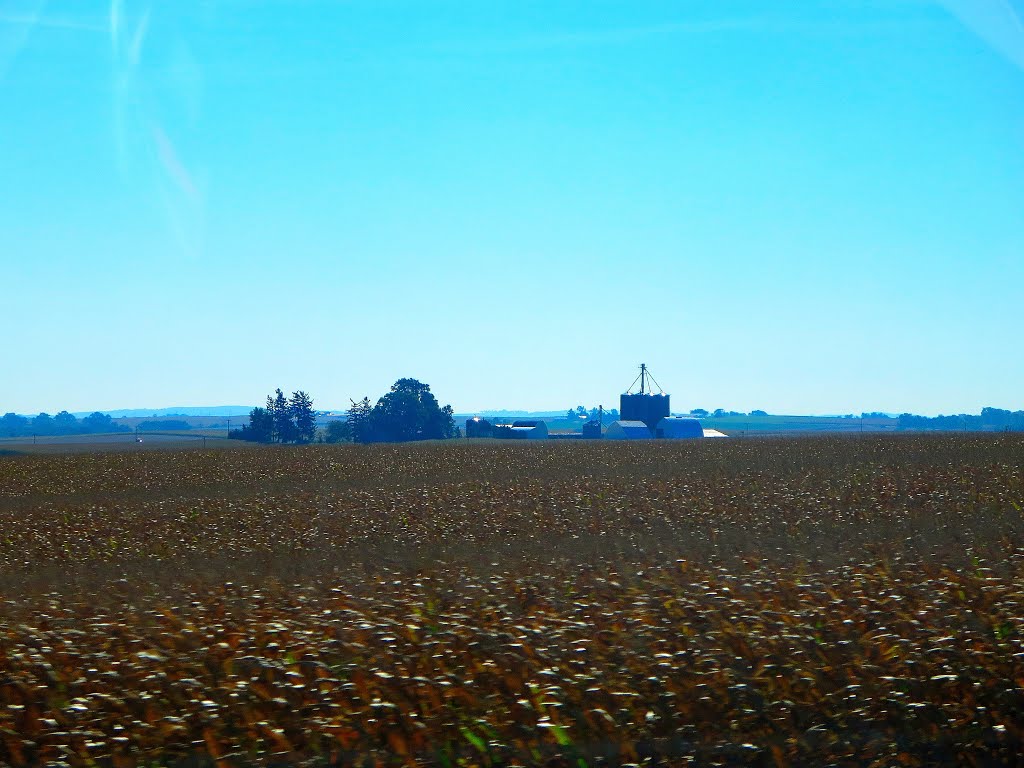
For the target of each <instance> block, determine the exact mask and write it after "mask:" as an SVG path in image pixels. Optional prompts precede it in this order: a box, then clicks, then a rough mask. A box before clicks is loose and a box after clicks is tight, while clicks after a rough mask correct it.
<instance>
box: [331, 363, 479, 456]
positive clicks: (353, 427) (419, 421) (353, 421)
mask: <svg viewBox="0 0 1024 768" xmlns="http://www.w3.org/2000/svg"><path fill="white" fill-rule="evenodd" d="M458 436H459V430H458V428H457V427H456V426H455V418H454V412H453V411H452V407H451V406H450V405H445V406H441V405H439V404H438V402H437V398H436V397H434V395H433V394H432V393H431V391H430V386H429V385H428V384H423V383H422V382H419V381H417V380H416V379H408V378H406V379H399V380H398V381H396V382H395V383H394V384H393V385H392V387H391V391H390V392H388V393H387V394H385V395H384V396H383V397H381V398H380V399H379V400H377V404H376V405H371V403H370V398H368V397H364V398H363V399H362V400H360V401H358V402H356V401H354V400H353V401H352V407H351V408H349V409H348V412H347V413H346V419H345V421H332V422H331V423H330V424H328V425H327V429H326V433H325V435H324V439H325V441H326V442H328V443H339V442H353V443H403V442H410V441H414V440H447V439H449V438H453V437H458Z"/></svg>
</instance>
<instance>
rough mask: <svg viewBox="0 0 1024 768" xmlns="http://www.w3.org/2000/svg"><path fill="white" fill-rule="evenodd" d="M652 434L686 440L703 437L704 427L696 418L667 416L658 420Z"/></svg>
mask: <svg viewBox="0 0 1024 768" xmlns="http://www.w3.org/2000/svg"><path fill="white" fill-rule="evenodd" d="M654 436H655V437H663V438H665V439H667V440H687V439H690V438H694V437H704V428H703V427H701V425H700V422H699V421H697V419H694V418H691V417H688V416H668V417H667V418H664V419H662V420H661V421H659V422H658V426H657V428H656V429H655V430H654Z"/></svg>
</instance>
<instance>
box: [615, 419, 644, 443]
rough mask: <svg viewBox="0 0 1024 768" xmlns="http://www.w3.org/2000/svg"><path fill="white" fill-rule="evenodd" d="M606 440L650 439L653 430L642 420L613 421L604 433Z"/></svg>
mask: <svg viewBox="0 0 1024 768" xmlns="http://www.w3.org/2000/svg"><path fill="white" fill-rule="evenodd" d="M604 439H605V440H650V439H651V430H649V429H648V428H647V425H646V424H644V423H643V422H642V421H629V420H625V421H613V422H612V423H611V424H609V425H608V429H607V430H605V433H604Z"/></svg>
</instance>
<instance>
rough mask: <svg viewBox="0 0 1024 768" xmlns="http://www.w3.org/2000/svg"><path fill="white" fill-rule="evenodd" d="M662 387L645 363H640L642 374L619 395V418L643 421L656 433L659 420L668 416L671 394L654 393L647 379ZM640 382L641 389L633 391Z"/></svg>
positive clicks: (659, 387)
mask: <svg viewBox="0 0 1024 768" xmlns="http://www.w3.org/2000/svg"><path fill="white" fill-rule="evenodd" d="M648 379H650V381H651V383H653V384H654V385H655V386H657V387H658V389H661V386H660V385H659V384H658V382H656V381H654V377H653V376H651V375H650V373H649V372H648V370H647V366H646V365H645V364H641V365H640V375H639V376H637V377H636V381H634V382H633V385H632V386H630V388H629V389H628V390H626V392H625V394H623V395H620V396H619V418H620V419H622V420H623V421H642V422H643V423H644V424H646V425H647V429H648V430H649V431H650V432H651V434H653V433H654V430H655V429H656V428H657V426H658V422H660V421H661V420H662V419H664V418H666V417H667V416H668V415H669V413H670V411H669V396H668V395H666V394H665V393H664V392H661V393H660V394H657V395H656V394H654V393H653V392H652V391H650V389H649V388H648V386H647V381H648ZM637 381H638V382H640V391H639V392H633V391H632V390H633V387H634V386H636V383H637Z"/></svg>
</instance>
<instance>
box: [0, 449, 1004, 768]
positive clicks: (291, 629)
mask: <svg viewBox="0 0 1024 768" xmlns="http://www.w3.org/2000/svg"><path fill="white" fill-rule="evenodd" d="M378 448H379V450H378ZM1021 448H1022V443H1021V441H1020V440H1019V439H1014V438H1013V437H1012V436H1009V437H1007V436H1000V437H986V438H976V439H966V438H960V439H955V440H954V439H948V438H947V439H929V438H916V439H904V440H899V439H896V440H893V439H877V438H876V439H872V440H864V441H855V440H845V441H843V440H828V439H824V440H807V441H748V442H745V443H739V442H737V443H733V444H731V445H727V446H724V447H722V446H721V445H720V444H714V445H711V444H707V443H704V444H699V445H694V444H690V445H683V446H680V445H664V444H659V445H654V444H651V445H645V446H609V445H594V446H576V445H573V446H570V447H565V446H543V447H540V448H532V447H531V448H526V447H522V446H510V447H506V446H482V447H467V446H451V447H448V446H443V447H440V446H433V447H420V446H417V447H374V448H371V449H368V450H360V449H356V450H351V449H341V450H333V449H314V450H309V451H301V450H292V451H256V452H251V453H252V455H251V457H247V458H250V459H251V460H250V461H247V462H239V463H234V462H233V461H232V460H231V459H230V458H221V457H220V456H218V457H216V458H214V457H213V456H198V457H197V456H195V455H194V454H189V455H185V454H181V455H178V458H177V460H175V459H174V456H175V455H174V454H161V455H151V456H147V457H146V458H145V460H140V461H138V463H131V462H128V463H125V464H120V463H118V462H117V461H113V460H111V459H109V458H107V457H102V456H98V457H90V458H89V460H87V461H83V462H81V463H75V462H66V463H59V464H57V465H56V466H54V465H47V464H46V463H45V462H43V463H34V462H28V463H27V464H20V461H21V460H20V459H19V460H12V462H11V465H7V464H4V465H0V467H2V468H0V495H6V496H7V501H6V502H5V504H4V506H3V508H2V510H0V514H2V515H3V516H4V517H3V519H2V526H0V531H2V535H3V536H4V537H5V542H6V543H9V547H5V549H4V555H3V557H4V559H3V561H2V564H0V567H2V569H3V573H4V576H5V579H6V583H7V585H8V588H7V590H6V591H7V594H6V595H5V597H6V601H5V602H4V603H3V614H2V621H0V675H2V676H3V677H2V678H0V679H2V681H3V682H2V683H0V700H2V705H3V709H2V710H0V711H2V714H0V739H2V741H0V760H3V761H6V762H10V763H14V764H19V763H29V762H43V761H52V760H62V761H64V762H67V763H69V764H75V765H78V764H81V765H86V764H89V761H93V762H94V763H97V762H98V763H101V764H112V765H129V764H142V763H146V762H152V761H154V760H156V761H173V760H176V759H186V758H189V759H191V758H193V757H195V756H197V755H199V756H205V759H215V760H220V761H223V762H225V763H233V764H236V763H237V764H241V763H246V764H248V763H261V762H263V763H265V762H273V761H290V762H304V761H317V760H320V761H334V762H341V763H345V762H351V761H355V760H356V759H357V757H358V758H359V759H362V758H363V757H366V756H370V757H371V758H372V759H373V760H376V761H378V762H380V763H382V764H402V763H409V762H413V761H419V762H422V763H427V764H439V765H441V764H456V763H458V762H459V761H460V760H461V761H463V762H465V763H466V764H512V763H515V762H519V763H536V762H543V761H548V760H552V761H559V760H561V761H570V762H571V763H573V764H577V763H578V761H581V760H582V761H584V762H585V763H587V764H602V763H606V764H621V763H627V762H636V761H640V760H644V759H648V760H669V761H672V762H676V761H679V760H680V759H682V758H684V757H689V758H693V759H696V760H698V761H700V762H704V763H705V764H714V763H721V764H736V763H751V764H758V763H760V764H795V763H802V764H808V763H815V762H821V763H828V762H839V763H848V764H858V765H871V764H878V765H887V764H891V763H893V762H902V763H904V764H935V763H939V762H947V763H950V764H957V763H964V762H968V763H969V762H970V761H971V760H974V761H975V762H978V763H979V764H985V763H987V762H989V761H992V760H997V759H1005V760H1013V759H1014V758H1015V756H1016V755H1017V754H1019V752H1018V751H1017V750H1018V748H1019V747H1020V745H1021V743H1022V742H1021V739H1022V731H1021V728H1022V727H1024V722H1022V716H1021V714H1020V713H1021V712H1024V706H1022V705H1024V700H1022V699H1021V688H1022V685H1024V668H1022V661H1021V660H1022V658H1024V656H1022V651H1024V649H1022V648H1021V647H1020V646H1021V631H1022V623H1024V621H1022V618H1021V608H1020V606H1021V594H1022V573H1024V571H1022V563H1024V550H1022V546H1021V545H1022V537H1021V514H1020V507H1021V505H1022V497H1024V493H1022V488H1021V472H1020V468H1021V455H1022V451H1021ZM73 458H77V457H73ZM12 465H15V466H20V467H21V468H22V469H23V470H24V471H23V472H22V473H21V474H15V473H11V472H10V471H9V469H10V466H12ZM175 477H176V478H177V479H175ZM139 486H144V487H139ZM26 489H27V490H28V493H25V490H26ZM296 557H298V558H301V560H302V561H303V564H302V565H301V566H299V567H296V566H294V565H293V564H292V563H293V561H294V560H295V558H296ZM197 562H205V564H206V568H205V569H204V572H203V573H199V574H196V573H191V572H190V570H189V569H191V568H192V566H193V565H194V564H195V563H197ZM76 566H77V567H80V568H83V569H84V568H88V569H92V570H93V571H97V573H96V574H94V576H93V577H92V578H91V579H89V578H84V577H83V578H80V579H78V580H77V581H76V582H75V583H73V584H68V583H63V584H53V583H50V582H51V577H52V573H53V569H61V570H65V571H66V570H67V569H74V568H75V567H76ZM47 569H50V574H51V575H50V576H47V575H46V574H45V573H43V572H44V571H47ZM119 578H124V579H125V581H118V580H117V579H119ZM225 578H232V579H236V581H235V583H233V584H231V585H225V584H224V579H225ZM285 578H287V581H285V580H284V579H285ZM33 579H35V587H34V588H35V592H34V593H25V592H24V591H23V587H24V585H25V584H26V583H28V582H29V581H32V580H33ZM16 587H18V588H19V592H12V591H11V589H14V588H16ZM46 590H48V591H46Z"/></svg>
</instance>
